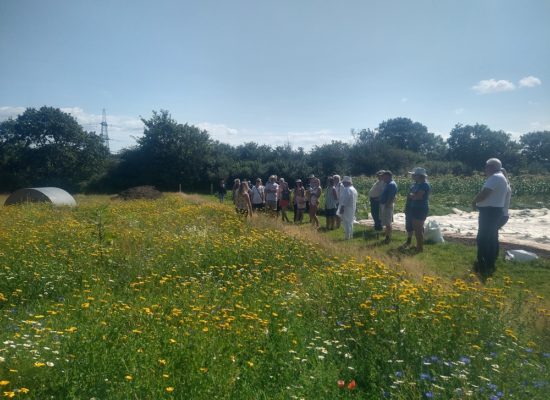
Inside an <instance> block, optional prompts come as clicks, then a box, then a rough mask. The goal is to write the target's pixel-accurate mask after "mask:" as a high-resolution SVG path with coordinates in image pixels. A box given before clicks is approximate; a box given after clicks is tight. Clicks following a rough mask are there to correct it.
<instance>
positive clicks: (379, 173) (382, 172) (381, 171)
mask: <svg viewBox="0 0 550 400" xmlns="http://www.w3.org/2000/svg"><path fill="white" fill-rule="evenodd" d="M384 172H386V171H384V170H383V169H381V170H380V171H378V172H377V173H376V176H380V175H384Z"/></svg>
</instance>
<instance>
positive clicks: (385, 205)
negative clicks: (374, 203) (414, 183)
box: [380, 171, 397, 244]
mask: <svg viewBox="0 0 550 400" xmlns="http://www.w3.org/2000/svg"><path fill="white" fill-rule="evenodd" d="M382 176H383V178H384V182H386V186H385V187H384V191H383V192H382V194H381V195H380V222H381V223H382V225H383V226H385V227H386V230H385V234H386V238H385V239H384V243H386V244H387V243H389V242H390V241H391V233H392V226H391V224H392V222H393V208H394V204H395V196H396V195H397V183H395V181H394V180H393V174H392V172H391V171H384V174H383V175H382Z"/></svg>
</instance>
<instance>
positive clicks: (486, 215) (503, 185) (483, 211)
mask: <svg viewBox="0 0 550 400" xmlns="http://www.w3.org/2000/svg"><path fill="white" fill-rule="evenodd" d="M485 175H486V176H487V180H486V181H485V183H484V184H483V187H482V188H481V191H480V192H479V193H478V194H477V195H476V197H475V198H474V200H473V201H472V207H473V209H474V210H475V209H478V210H479V220H478V231H477V264H476V265H475V267H474V271H475V272H477V273H479V274H480V276H481V278H482V279H483V280H485V279H486V278H487V277H488V276H491V275H492V274H493V273H494V272H495V262H496V260H497V258H498V247H499V246H498V229H499V223H500V221H501V218H502V215H503V209H504V206H505V205H506V197H507V192H508V180H507V179H506V177H505V176H504V175H503V174H502V163H501V162H500V160H499V159H498V158H490V159H489V160H487V162H486V163H485Z"/></svg>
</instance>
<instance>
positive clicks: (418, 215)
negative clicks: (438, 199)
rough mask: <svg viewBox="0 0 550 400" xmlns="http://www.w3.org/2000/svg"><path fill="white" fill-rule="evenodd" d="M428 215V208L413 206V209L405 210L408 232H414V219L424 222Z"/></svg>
mask: <svg viewBox="0 0 550 400" xmlns="http://www.w3.org/2000/svg"><path fill="white" fill-rule="evenodd" d="M427 217H428V210H424V209H421V208H416V209H415V208H413V209H411V210H407V211H405V230H406V231H407V232H412V231H413V230H414V228H413V220H417V221H422V222H424V221H426V218H427Z"/></svg>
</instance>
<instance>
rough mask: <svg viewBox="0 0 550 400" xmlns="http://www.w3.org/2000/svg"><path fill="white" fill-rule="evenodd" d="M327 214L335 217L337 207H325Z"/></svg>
mask: <svg viewBox="0 0 550 400" xmlns="http://www.w3.org/2000/svg"><path fill="white" fill-rule="evenodd" d="M325 216H327V217H335V216H336V208H325Z"/></svg>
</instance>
